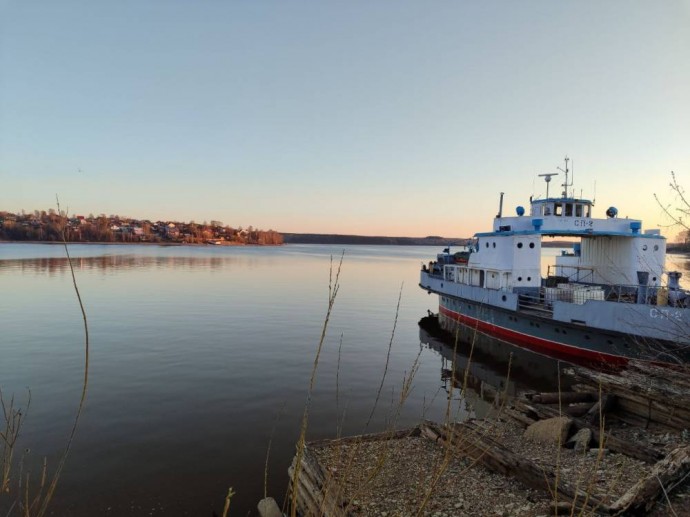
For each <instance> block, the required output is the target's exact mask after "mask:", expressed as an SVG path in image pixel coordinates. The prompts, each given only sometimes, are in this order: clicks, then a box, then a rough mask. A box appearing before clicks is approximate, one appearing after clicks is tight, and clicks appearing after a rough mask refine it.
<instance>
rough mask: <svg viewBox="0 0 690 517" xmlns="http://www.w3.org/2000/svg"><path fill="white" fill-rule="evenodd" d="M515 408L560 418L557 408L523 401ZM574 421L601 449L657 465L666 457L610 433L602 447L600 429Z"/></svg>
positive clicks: (581, 421) (542, 416)
mask: <svg viewBox="0 0 690 517" xmlns="http://www.w3.org/2000/svg"><path fill="white" fill-rule="evenodd" d="M515 407H516V408H517V409H519V410H520V411H523V412H525V413H527V414H528V415H536V416H537V417H538V418H552V417H555V416H559V413H558V409H556V408H553V407H550V406H542V405H538V404H527V403H526V402H524V401H521V400H516V401H515ZM572 421H573V427H574V428H575V429H576V430H579V429H582V428H583V427H586V428H588V429H591V430H592V434H593V437H594V441H595V442H596V443H597V444H598V445H599V446H600V447H606V448H608V449H611V450H612V451H614V452H618V453H620V454H625V455H626V456H630V457H631V458H635V459H638V460H641V461H644V462H645V463H656V462H657V461H659V460H660V459H662V458H663V457H664V456H663V454H662V453H661V452H659V451H658V450H656V449H653V448H651V447H647V446H644V445H642V444H637V443H635V444H634V443H630V442H628V441H627V440H623V439H622V438H619V437H617V436H615V435H613V434H611V433H610V432H607V433H605V436H604V440H603V441H604V444H603V445H602V444H601V443H600V432H599V428H598V427H596V426H594V425H592V424H590V423H589V422H586V421H584V420H583V419H581V418H573V419H572Z"/></svg>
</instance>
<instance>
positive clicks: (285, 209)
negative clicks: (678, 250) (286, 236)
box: [0, 0, 690, 237]
mask: <svg viewBox="0 0 690 517" xmlns="http://www.w3.org/2000/svg"><path fill="white" fill-rule="evenodd" d="M566 155H567V156H569V157H570V158H571V159H572V161H571V164H572V165H573V167H574V186H575V191H576V193H577V194H578V195H579V194H580V193H581V194H582V195H583V196H584V197H587V198H590V199H591V198H595V200H596V207H595V213H594V215H595V216H600V217H603V216H604V215H603V214H604V211H605V210H606V208H607V207H609V206H612V205H613V206H616V207H617V208H618V210H619V214H620V215H621V216H623V217H624V216H630V217H635V218H642V219H643V220H644V222H645V225H644V227H645V228H650V227H657V225H660V224H667V223H668V220H667V219H666V218H665V217H664V215H663V213H662V210H661V209H660V208H659V206H658V204H657V202H656V201H655V199H654V194H655V193H656V194H658V195H659V196H660V198H661V199H662V201H663V202H664V203H669V204H671V205H672V206H676V205H677V202H678V201H677V199H676V198H675V197H674V196H673V193H672V192H671V190H670V189H669V186H668V185H669V181H670V173H671V171H675V173H676V175H677V177H678V180H679V182H680V183H681V184H682V185H686V186H687V188H689V189H690V0H684V1H683V0H676V1H674V0H667V1H664V2H661V3H659V2H652V1H638V0H610V1H607V2H601V1H598V0H597V1H589V0H577V1H575V0H572V1H569V0H563V1H558V2H554V1H550V0H549V1H547V0H542V1H534V0H525V1H520V2H516V1H512V0H510V1H492V0H487V1H482V2H476V1H475V2H470V1H460V0H453V1H450V0H448V1H415V2H412V1H406V0H396V1H385V0H380V1H376V2H371V1H366V2H365V1H357V0H352V1H342V0H341V1H328V0H319V1H291V0H253V1H249V0H236V1H229V0H228V1H221V0H194V1H192V0H186V1H182V0H118V1H117V2H115V1H101V0H60V1H55V0H49V1H35V0H21V1H8V0H0V210H7V211H11V212H20V211H21V210H22V209H24V210H26V211H33V210H36V209H39V210H47V209H48V208H54V207H55V197H56V195H58V196H59V198H60V202H61V205H62V207H63V208H65V207H67V208H68V209H69V212H70V213H72V214H80V215H87V214H89V213H94V214H100V213H105V214H119V215H121V216H128V217H133V218H147V219H152V220H158V219H161V220H177V221H190V220H194V221H196V222H203V221H210V220H219V221H222V222H223V223H224V224H227V225H231V226H249V225H253V226H254V227H258V228H261V229H264V230H267V229H273V230H277V231H282V232H297V233H339V234H359V235H389V236H426V235H442V236H454V237H460V236H467V235H471V234H473V233H474V232H477V231H487V230H489V229H490V228H491V224H492V219H493V217H494V216H495V215H496V213H497V211H498V200H499V194H500V192H505V204H504V206H505V208H504V213H513V211H514V207H515V206H517V205H524V206H526V205H527V204H528V202H529V196H530V195H535V196H543V195H544V193H545V189H544V185H543V182H542V180H541V179H540V178H538V177H537V175H538V174H543V173H548V172H559V171H558V170H557V167H559V166H560V167H563V158H564V157H565V156H566ZM559 179H560V180H561V181H562V179H563V177H562V174H561V176H560V177H557V178H554V182H553V183H552V184H551V185H552V186H551V193H552V194H553V193H554V186H556V189H555V190H556V191H558V190H559V187H558V186H557V183H558V180H559ZM665 231H666V230H665ZM667 232H670V233H669V236H671V235H674V234H675V233H676V232H675V231H674V230H668V231H667Z"/></svg>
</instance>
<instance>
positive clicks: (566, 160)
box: [558, 156, 573, 197]
mask: <svg viewBox="0 0 690 517" xmlns="http://www.w3.org/2000/svg"><path fill="white" fill-rule="evenodd" d="M569 160H570V158H568V157H567V156H566V157H565V170H563V169H561V168H560V167H558V170H559V171H563V172H564V173H565V182H564V183H563V185H561V186H562V187H563V197H568V187H571V186H572V185H573V182H572V179H571V181H570V183H568V173H569V172H570V171H569V170H568V161H569Z"/></svg>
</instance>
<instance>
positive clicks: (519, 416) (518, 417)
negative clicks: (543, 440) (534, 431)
mask: <svg viewBox="0 0 690 517" xmlns="http://www.w3.org/2000/svg"><path fill="white" fill-rule="evenodd" d="M501 413H502V414H503V415H505V416H506V417H508V418H511V419H512V420H515V421H516V422H517V423H519V424H520V425H522V427H529V426H531V425H532V424H533V423H534V422H536V421H537V420H536V419H534V418H530V417H529V416H527V415H525V414H524V413H521V412H520V411H516V410H514V409H511V408H508V407H504V408H503V410H502V412H501Z"/></svg>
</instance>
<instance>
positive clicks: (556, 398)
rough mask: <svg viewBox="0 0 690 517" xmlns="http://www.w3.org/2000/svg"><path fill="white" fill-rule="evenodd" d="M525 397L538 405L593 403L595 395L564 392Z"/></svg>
mask: <svg viewBox="0 0 690 517" xmlns="http://www.w3.org/2000/svg"><path fill="white" fill-rule="evenodd" d="M526 397H527V398H528V399H529V400H531V401H532V402H536V403H538V404H558V403H561V404H571V403H573V402H595V401H596V400H597V398H598V397H597V394H596V393H594V392H592V391H587V392H577V391H565V392H563V393H558V392H555V393H551V392H549V393H531V394H530V393H528V394H527V395H526Z"/></svg>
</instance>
